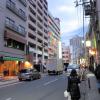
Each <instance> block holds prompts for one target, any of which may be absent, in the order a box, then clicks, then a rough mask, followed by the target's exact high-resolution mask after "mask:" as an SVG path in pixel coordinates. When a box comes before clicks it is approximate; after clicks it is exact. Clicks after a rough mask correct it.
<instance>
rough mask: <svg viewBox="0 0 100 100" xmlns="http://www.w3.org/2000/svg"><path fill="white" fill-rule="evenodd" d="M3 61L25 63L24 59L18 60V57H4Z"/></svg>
mask: <svg viewBox="0 0 100 100" xmlns="http://www.w3.org/2000/svg"><path fill="white" fill-rule="evenodd" d="M3 60H6V61H24V60H25V59H24V58H18V57H3Z"/></svg>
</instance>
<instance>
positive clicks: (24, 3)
mask: <svg viewBox="0 0 100 100" xmlns="http://www.w3.org/2000/svg"><path fill="white" fill-rule="evenodd" d="M19 1H20V2H21V3H22V4H23V5H24V6H25V7H27V2H26V0H19Z"/></svg>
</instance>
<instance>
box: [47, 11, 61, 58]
mask: <svg viewBox="0 0 100 100" xmlns="http://www.w3.org/2000/svg"><path fill="white" fill-rule="evenodd" d="M48 25H49V27H48V30H49V32H48V35H49V40H48V41H49V44H48V45H49V51H48V53H49V58H57V57H58V58H59V50H60V49H59V46H60V44H59V43H60V20H59V19H55V18H54V17H53V16H52V15H51V13H50V12H49V14H48Z"/></svg>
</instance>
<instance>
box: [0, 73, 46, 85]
mask: <svg viewBox="0 0 100 100" xmlns="http://www.w3.org/2000/svg"><path fill="white" fill-rule="evenodd" d="M47 75H48V74H47V73H41V77H45V76H47ZM17 82H19V80H18V77H17V76H12V77H11V76H10V77H5V78H3V79H2V80H0V86H3V85H8V84H12V83H17Z"/></svg>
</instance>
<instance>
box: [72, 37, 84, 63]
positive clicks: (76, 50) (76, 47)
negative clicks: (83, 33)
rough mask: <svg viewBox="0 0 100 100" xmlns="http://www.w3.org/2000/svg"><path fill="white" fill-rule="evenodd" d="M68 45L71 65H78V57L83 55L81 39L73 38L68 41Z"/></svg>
mask: <svg viewBox="0 0 100 100" xmlns="http://www.w3.org/2000/svg"><path fill="white" fill-rule="evenodd" d="M70 45H71V46H72V56H71V59H72V63H76V64H77V63H79V59H80V57H83V55H84V49H83V44H82V37H79V36H75V37H73V38H72V39H71V40H70Z"/></svg>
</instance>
